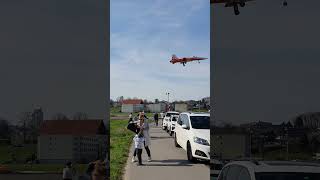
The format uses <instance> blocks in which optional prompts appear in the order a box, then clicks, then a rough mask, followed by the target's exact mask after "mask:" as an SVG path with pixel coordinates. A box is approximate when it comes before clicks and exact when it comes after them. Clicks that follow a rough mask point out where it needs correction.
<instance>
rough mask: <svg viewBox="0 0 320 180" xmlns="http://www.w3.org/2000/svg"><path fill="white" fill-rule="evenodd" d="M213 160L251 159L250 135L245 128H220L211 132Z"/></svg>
mask: <svg viewBox="0 0 320 180" xmlns="http://www.w3.org/2000/svg"><path fill="white" fill-rule="evenodd" d="M210 137H211V142H212V144H211V147H215V148H212V150H213V152H212V154H211V158H212V159H218V160H220V159H225V160H228V159H229V160H230V159H236V158H244V157H250V155H251V154H250V135H249V134H248V132H246V130H245V129H243V128H238V127H231V128H218V127H215V129H214V131H210Z"/></svg>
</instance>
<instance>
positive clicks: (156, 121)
mask: <svg viewBox="0 0 320 180" xmlns="http://www.w3.org/2000/svg"><path fill="white" fill-rule="evenodd" d="M153 118H154V121H155V123H156V126H158V120H159V115H158V113H154V116H153Z"/></svg>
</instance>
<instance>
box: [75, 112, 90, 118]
mask: <svg viewBox="0 0 320 180" xmlns="http://www.w3.org/2000/svg"><path fill="white" fill-rule="evenodd" d="M72 119H73V120H87V119H88V115H87V113H84V112H76V113H75V114H74V115H73V118H72Z"/></svg>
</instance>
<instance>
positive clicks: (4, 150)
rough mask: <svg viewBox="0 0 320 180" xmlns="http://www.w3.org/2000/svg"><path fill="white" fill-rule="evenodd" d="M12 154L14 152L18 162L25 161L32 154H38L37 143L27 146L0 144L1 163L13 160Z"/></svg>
mask: <svg viewBox="0 0 320 180" xmlns="http://www.w3.org/2000/svg"><path fill="white" fill-rule="evenodd" d="M11 154H14V156H15V157H16V160H17V162H25V160H26V159H27V158H28V157H31V156H32V154H37V145H26V146H25V147H12V146H10V145H0V164H1V163H7V162H10V161H11V160H12V158H11Z"/></svg>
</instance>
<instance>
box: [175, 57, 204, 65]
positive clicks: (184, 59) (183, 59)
mask: <svg viewBox="0 0 320 180" xmlns="http://www.w3.org/2000/svg"><path fill="white" fill-rule="evenodd" d="M205 59H208V58H203V57H197V56H192V57H183V58H178V57H177V56H176V55H175V54H174V55H172V58H171V61H170V62H171V63H172V64H175V63H181V64H182V65H183V66H185V65H186V63H187V62H191V61H198V62H199V63H200V60H205Z"/></svg>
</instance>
